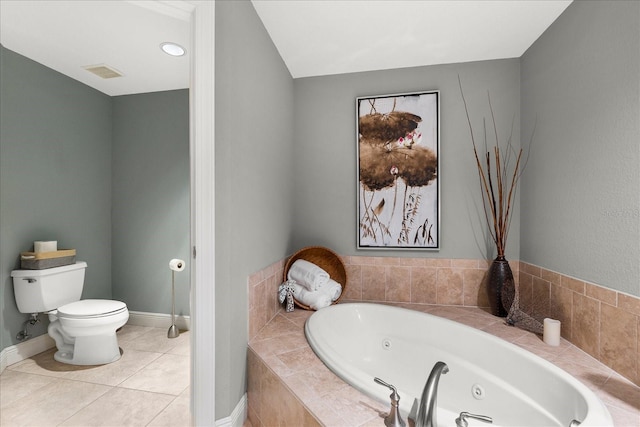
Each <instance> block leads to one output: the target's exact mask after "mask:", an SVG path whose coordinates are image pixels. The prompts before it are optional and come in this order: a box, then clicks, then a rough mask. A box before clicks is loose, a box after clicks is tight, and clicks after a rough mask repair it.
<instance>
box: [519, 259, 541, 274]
mask: <svg viewBox="0 0 640 427" xmlns="http://www.w3.org/2000/svg"><path fill="white" fill-rule="evenodd" d="M520 269H521V271H523V272H524V273H527V274H530V275H532V276H535V277H541V270H542V269H541V268H540V267H538V266H535V265H532V264H527V263H526V262H521V263H520Z"/></svg>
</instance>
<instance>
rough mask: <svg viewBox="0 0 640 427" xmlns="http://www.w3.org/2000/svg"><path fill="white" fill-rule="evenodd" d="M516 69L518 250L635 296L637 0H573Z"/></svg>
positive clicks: (639, 155) (639, 77)
mask: <svg viewBox="0 0 640 427" xmlns="http://www.w3.org/2000/svg"><path fill="white" fill-rule="evenodd" d="M521 71H522V76H521V80H522V95H521V96H522V118H523V125H522V139H523V140H524V139H525V138H528V137H529V135H530V134H531V132H532V130H533V128H534V125H536V120H537V125H536V130H535V138H534V139H535V141H534V143H533V148H532V155H531V161H530V163H529V169H528V170H527V173H526V174H525V176H524V179H523V181H522V192H521V195H522V215H521V237H520V240H521V242H522V244H521V257H520V258H521V259H522V260H523V261H526V262H529V263H532V264H536V265H539V266H542V267H545V268H548V269H550V270H554V271H558V272H561V273H563V274H567V275H571V276H575V277H578V278H580V279H583V280H587V281H590V282H594V283H597V284H600V285H604V286H607V287H610V288H612V289H616V290H618V291H623V292H627V293H630V294H632V295H636V296H640V280H639V277H640V261H639V260H640V148H639V141H640V2H637V1H629V2H623V1H616V2H601V1H577V2H574V3H572V4H571V5H570V6H569V7H568V8H567V10H566V11H565V12H564V13H563V14H562V15H561V16H560V17H559V18H558V20H557V21H556V22H555V23H554V24H553V25H552V26H551V27H550V28H549V29H548V30H547V31H546V32H545V33H544V34H543V35H542V36H541V37H540V38H539V39H538V40H537V42H536V43H535V44H534V45H533V46H532V47H531V48H529V50H527V52H526V53H525V55H524V56H523V57H522V65H521Z"/></svg>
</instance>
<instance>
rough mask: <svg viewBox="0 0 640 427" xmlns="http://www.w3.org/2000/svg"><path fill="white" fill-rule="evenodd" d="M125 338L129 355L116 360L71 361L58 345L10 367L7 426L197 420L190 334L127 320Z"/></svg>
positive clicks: (3, 402)
mask: <svg viewBox="0 0 640 427" xmlns="http://www.w3.org/2000/svg"><path fill="white" fill-rule="evenodd" d="M118 344H119V345H120V348H121V349H122V352H123V354H122V358H121V359H120V360H118V361H117V362H114V363H110V364H108V365H101V366H74V365H66V364H63V363H59V362H56V361H55V360H54V359H53V353H54V352H55V349H51V350H48V351H45V352H43V353H40V354H38V355H35V356H33V357H31V358H29V359H26V360H23V361H22V362H19V363H16V364H13V365H11V366H9V367H7V369H5V371H4V372H3V373H2V375H0V425H2V426H3V427H14V426H37V427H41V426H42V427H44V426H82V427H90V426H118V427H119V426H136V427H138V426H171V427H181V426H189V425H190V412H189V401H190V396H189V375H190V372H189V371H190V356H189V355H190V343H189V332H182V333H181V334H180V336H179V337H178V338H174V339H168V338H167V330H166V329H165V328H150V327H144V326H132V325H125V326H124V327H123V328H122V329H121V330H120V331H119V332H118Z"/></svg>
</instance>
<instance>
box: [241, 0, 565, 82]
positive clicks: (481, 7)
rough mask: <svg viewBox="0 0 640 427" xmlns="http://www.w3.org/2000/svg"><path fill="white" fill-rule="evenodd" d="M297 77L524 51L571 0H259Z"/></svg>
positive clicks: (495, 56) (517, 54)
mask: <svg viewBox="0 0 640 427" xmlns="http://www.w3.org/2000/svg"><path fill="white" fill-rule="evenodd" d="M252 2H253V5H254V6H255V8H256V11H257V12H258V15H260V18H261V19H262V22H263V23H264V25H265V27H266V28H267V30H268V31H269V34H270V35H271V38H272V39H273V41H274V43H275V45H276V46H277V48H278V51H279V52H280V55H281V56H282V58H283V59H284V61H285V63H286V64H287V66H288V67H289V71H290V72H291V75H292V76H293V77H294V78H298V77H309V76H317V75H327V74H341V73H350V72H357V71H369V70H383V69H392V68H403V67H414V66H420V65H433V64H449V63H457V62H470V61H480V60H487V59H501V58H518V57H520V56H522V54H523V53H524V52H525V51H526V50H527V49H528V48H529V46H531V45H532V44H533V42H535V41H536V39H537V38H538V37H539V36H540V35H541V34H542V33H543V32H544V31H545V30H546V29H547V28H548V27H549V25H551V23H553V21H555V19H556V18H557V17H558V16H559V15H560V14H561V13H562V12H563V11H564V10H565V9H566V8H567V6H569V4H570V3H571V1H570V0H498V1H485V0H462V1H455V0H442V1H437V0H408V1H407V0H369V1H363V0H348V1H347V0H307V1H291V0H252Z"/></svg>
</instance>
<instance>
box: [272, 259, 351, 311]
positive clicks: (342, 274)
mask: <svg viewBox="0 0 640 427" xmlns="http://www.w3.org/2000/svg"><path fill="white" fill-rule="evenodd" d="M298 259H303V260H305V261H309V262H311V263H313V264H315V265H317V266H318V267H320V268H322V269H323V270H324V271H326V272H327V273H329V277H331V278H332V279H333V280H335V281H336V282H338V283H340V285H342V293H341V294H340V297H339V298H338V299H337V300H335V301H334V302H333V303H332V304H335V303H337V302H338V301H340V298H342V296H343V295H344V290H345V288H346V287H347V271H346V270H345V268H344V263H343V262H342V259H341V258H340V256H339V255H338V254H336V253H335V252H333V251H332V250H331V249H327V248H325V247H322V246H309V247H306V248H302V249H300V250H299V251H298V252H296V253H294V254H293V255H291V257H290V258H289V259H288V260H287V263H286V264H285V266H284V281H286V280H287V273H288V272H289V267H291V265H292V264H293V263H294V262H295V261H296V260H298ZM293 301H294V302H295V304H296V305H297V306H298V307H300V308H304V309H305V310H313V309H312V308H311V307H309V306H307V305H304V304H302V303H301V302H299V301H298V300H296V299H295V298H294V300H293Z"/></svg>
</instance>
